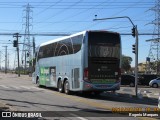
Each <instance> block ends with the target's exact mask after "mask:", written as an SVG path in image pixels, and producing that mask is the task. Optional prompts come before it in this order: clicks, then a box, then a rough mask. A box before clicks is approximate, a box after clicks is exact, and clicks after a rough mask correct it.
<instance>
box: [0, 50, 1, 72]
mask: <svg viewBox="0 0 160 120" xmlns="http://www.w3.org/2000/svg"><path fill="white" fill-rule="evenodd" d="M0 70H1V51H0Z"/></svg>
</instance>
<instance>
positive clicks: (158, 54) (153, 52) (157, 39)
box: [146, 0, 160, 74]
mask: <svg viewBox="0 0 160 120" xmlns="http://www.w3.org/2000/svg"><path fill="white" fill-rule="evenodd" d="M150 10H152V11H154V13H155V19H154V20H153V21H152V22H151V23H150V24H153V25H154V26H153V27H154V30H153V34H156V35H153V36H152V39H150V40H146V42H151V44H150V50H149V55H148V58H149V59H150V61H149V62H148V66H149V67H148V69H147V71H150V73H151V71H153V70H155V72H156V74H160V0H155V6H154V7H152V8H151V9H150ZM150 63H153V64H152V65H151V64H150Z"/></svg>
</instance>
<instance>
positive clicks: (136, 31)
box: [135, 25, 138, 97]
mask: <svg viewBox="0 0 160 120" xmlns="http://www.w3.org/2000/svg"><path fill="white" fill-rule="evenodd" d="M135 37H136V47H135V93H136V97H137V91H138V30H137V25H136V26H135Z"/></svg>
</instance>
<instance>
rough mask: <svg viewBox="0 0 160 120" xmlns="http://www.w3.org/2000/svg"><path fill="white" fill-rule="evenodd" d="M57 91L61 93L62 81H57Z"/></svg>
mask: <svg viewBox="0 0 160 120" xmlns="http://www.w3.org/2000/svg"><path fill="white" fill-rule="evenodd" d="M58 91H59V92H60V93H63V85H62V81H61V80H59V81H58Z"/></svg>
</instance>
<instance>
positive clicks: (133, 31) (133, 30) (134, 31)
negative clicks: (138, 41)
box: [132, 27, 136, 37]
mask: <svg viewBox="0 0 160 120" xmlns="http://www.w3.org/2000/svg"><path fill="white" fill-rule="evenodd" d="M132 36H133V37H135V36H136V28H135V27H133V28H132Z"/></svg>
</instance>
